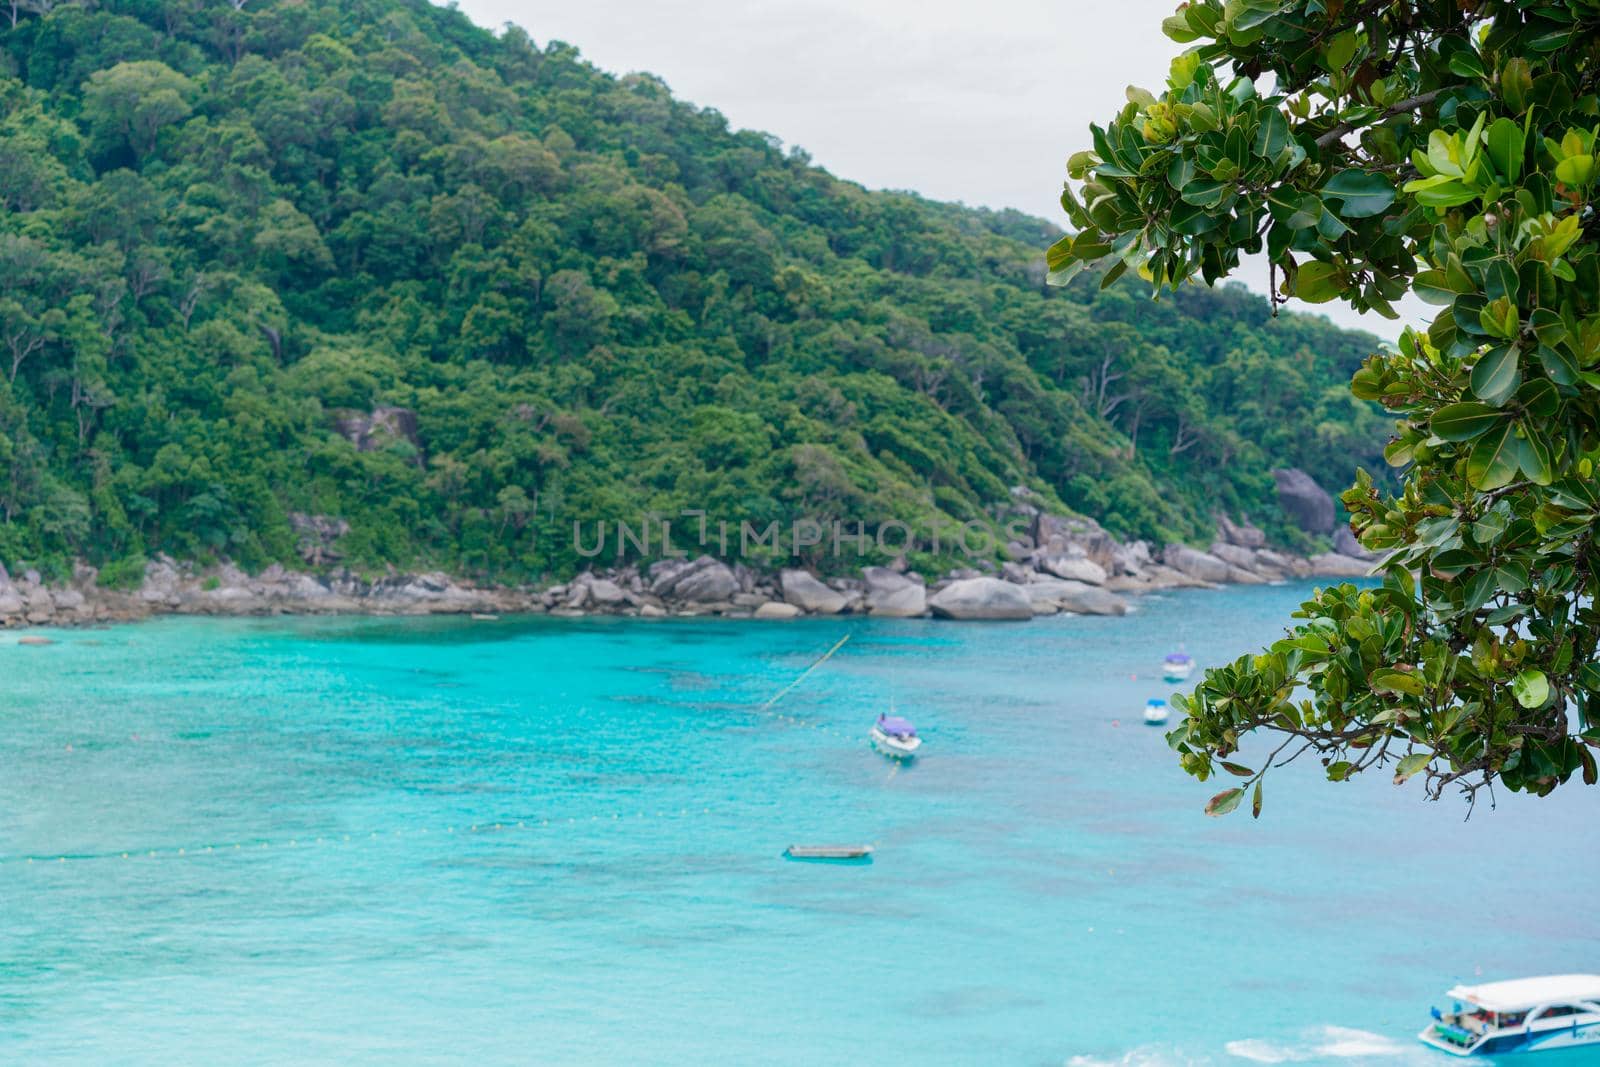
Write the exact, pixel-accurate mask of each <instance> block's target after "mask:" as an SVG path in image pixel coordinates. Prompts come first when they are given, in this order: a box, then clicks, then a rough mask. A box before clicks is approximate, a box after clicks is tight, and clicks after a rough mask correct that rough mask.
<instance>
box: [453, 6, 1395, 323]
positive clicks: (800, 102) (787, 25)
mask: <svg viewBox="0 0 1600 1067" xmlns="http://www.w3.org/2000/svg"><path fill="white" fill-rule="evenodd" d="M460 6H461V9H462V10H463V11H464V12H466V14H467V15H469V16H470V17H471V18H472V19H473V20H474V21H476V22H478V23H479V24H480V25H484V26H490V27H499V26H501V25H503V24H505V23H506V22H515V23H516V24H517V25H519V26H521V27H522V28H523V29H525V30H527V32H528V34H529V35H530V36H532V37H533V39H534V40H535V41H537V42H538V43H539V44H540V45H544V44H546V43H548V42H549V41H551V40H561V41H566V42H568V43H569V44H573V45H576V46H577V47H578V49H579V50H580V51H581V52H582V53H583V54H584V56H585V57H587V58H588V59H589V60H590V62H592V63H594V64H596V65H597V66H599V67H601V68H603V69H605V70H609V71H612V72H613V73H618V74H622V73H627V72H629V71H650V72H651V73H653V74H657V75H659V76H660V77H662V78H663V79H665V80H666V82H667V84H668V85H670V86H671V87H672V90H673V92H674V93H675V94H676V95H677V96H678V97H680V98H682V99H686V100H690V101H692V102H694V103H696V104H699V105H701V106H705V107H714V108H716V109H717V110H719V111H721V112H722V113H723V114H724V115H726V116H727V117H728V120H729V121H730V122H731V123H732V124H733V125H734V126H736V127H747V128H751V129H758V130H763V131H765V132H767V133H772V134H775V135H777V136H778V137H780V138H782V140H783V141H784V143H785V144H789V145H799V146H800V147H802V148H804V149H805V150H806V151H808V152H810V153H811V155H812V157H813V158H814V160H815V161H816V162H817V163H818V164H820V165H822V166H824V167H826V168H828V170H830V171H831V172H833V173H834V174H836V175H838V176H839V177H842V178H847V179H850V180H851V181H857V182H860V183H862V184H863V185H866V186H867V187H869V188H874V189H882V188H888V189H914V190H916V191H917V192H919V193H922V194H923V195H924V196H928V197H932V198H935V199H938V200H960V201H964V202H966V203H968V204H982V205H985V206H989V207H1015V208H1020V209H1022V210H1024V211H1028V212H1030V213H1032V214H1036V215H1040V216H1043V217H1044V218H1047V219H1050V220H1051V221H1053V222H1056V223H1057V224H1063V223H1064V218H1063V216H1062V213H1061V208H1060V205H1059V204H1058V203H1057V200H1056V198H1057V196H1058V195H1059V193H1060V189H1061V181H1062V178H1063V177H1064V176H1065V173H1064V166H1065V160H1066V158H1067V156H1068V155H1070V154H1071V153H1072V152H1074V151H1077V150H1078V149H1080V148H1085V147H1087V146H1088V144H1089V135H1088V127H1089V123H1091V122H1104V121H1106V120H1107V119H1109V118H1110V117H1111V116H1112V115H1114V114H1115V113H1116V112H1117V110H1118V108H1119V107H1121V105H1122V103H1123V101H1124V97H1123V92H1122V91H1123V88H1124V87H1125V86H1126V85H1128V84H1130V83H1131V84H1135V85H1140V86H1144V87H1148V88H1152V89H1156V88H1159V86H1160V84H1161V82H1162V81H1163V80H1164V79H1165V77H1166V72H1167V64H1168V62H1169V60H1170V59H1171V57H1172V56H1173V55H1174V54H1175V52H1176V51H1177V50H1178V47H1179V46H1177V45H1175V44H1174V43H1173V42H1172V41H1170V40H1168V39H1167V38H1166V37H1165V36H1164V35H1163V34H1162V32H1161V20H1162V19H1163V18H1165V17H1166V16H1167V15H1170V14H1171V13H1172V12H1173V10H1174V9H1175V8H1176V7H1177V3H1176V0H1113V2H1110V3H1107V2H1103V0H978V2H974V0H461V3H460ZM1253 273H1255V274H1258V275H1260V277H1250V278H1245V279H1244V280H1245V281H1247V282H1250V283H1251V284H1252V285H1254V286H1255V287H1256V288H1258V289H1260V288H1263V287H1264V285H1265V277H1264V274H1265V272H1264V271H1259V272H1253ZM1319 310H1323V311H1327V312H1329V313H1330V314H1332V315H1333V317H1335V318H1337V319H1338V320H1339V321H1341V322H1345V323H1347V324H1351V325H1360V326H1362V327H1364V328H1366V329H1370V330H1373V331H1374V332H1377V333H1380V334H1383V335H1385V336H1389V335H1392V334H1393V332H1394V330H1393V328H1392V327H1390V326H1389V325H1388V324H1386V323H1385V322H1384V321H1383V320H1381V319H1378V318H1376V317H1375V316H1369V317H1367V318H1366V319H1364V320H1360V317H1358V316H1356V315H1355V314H1354V313H1353V312H1344V313H1342V314H1341V313H1339V311H1338V310H1337V309H1334V308H1333V307H1332V305H1328V306H1326V307H1324V308H1321V309H1319ZM1358 320H1360V321H1358Z"/></svg>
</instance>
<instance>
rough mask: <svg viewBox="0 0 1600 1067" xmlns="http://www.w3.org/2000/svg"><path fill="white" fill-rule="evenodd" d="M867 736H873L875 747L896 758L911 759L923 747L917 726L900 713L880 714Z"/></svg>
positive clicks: (873, 745)
mask: <svg viewBox="0 0 1600 1067" xmlns="http://www.w3.org/2000/svg"><path fill="white" fill-rule="evenodd" d="M867 736H869V737H871V738H872V747H873V748H876V749H877V750H878V751H879V752H882V753H883V754H884V755H885V756H892V757H894V758H895V759H910V758H911V757H912V756H915V755H916V754H917V749H919V748H921V747H922V738H920V737H918V736H917V728H916V727H915V726H912V725H911V720H910V719H904V718H901V717H900V716H899V715H879V716H878V721H877V722H875V723H873V724H872V729H871V731H869V732H868V735H867Z"/></svg>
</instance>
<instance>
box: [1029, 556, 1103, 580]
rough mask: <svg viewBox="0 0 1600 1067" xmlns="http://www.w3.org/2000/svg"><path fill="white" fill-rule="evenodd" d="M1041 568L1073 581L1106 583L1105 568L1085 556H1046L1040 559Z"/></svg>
mask: <svg viewBox="0 0 1600 1067" xmlns="http://www.w3.org/2000/svg"><path fill="white" fill-rule="evenodd" d="M1039 569H1040V570H1042V571H1044V572H1045V573H1047V574H1053V575H1055V576H1056V577H1057V578H1065V579H1066V580H1068V581H1072V582H1087V583H1089V584H1090V585H1104V584H1106V570H1105V568H1104V567H1102V566H1100V564H1098V563H1096V562H1095V561H1094V560H1092V559H1089V558H1087V557H1085V556H1046V557H1045V558H1044V559H1042V560H1040V561H1039Z"/></svg>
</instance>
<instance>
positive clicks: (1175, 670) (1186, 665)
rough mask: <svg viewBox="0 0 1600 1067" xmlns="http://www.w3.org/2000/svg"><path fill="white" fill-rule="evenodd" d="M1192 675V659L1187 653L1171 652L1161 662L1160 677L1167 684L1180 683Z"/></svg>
mask: <svg viewBox="0 0 1600 1067" xmlns="http://www.w3.org/2000/svg"><path fill="white" fill-rule="evenodd" d="M1193 673H1194V657H1192V656H1190V655H1189V654H1188V653H1187V652H1172V653H1169V654H1168V655H1167V658H1166V659H1164V660H1162V661H1161V677H1162V678H1163V679H1164V680H1166V681H1169V682H1181V681H1183V680H1184V679H1186V678H1188V677H1189V675H1191V674H1193Z"/></svg>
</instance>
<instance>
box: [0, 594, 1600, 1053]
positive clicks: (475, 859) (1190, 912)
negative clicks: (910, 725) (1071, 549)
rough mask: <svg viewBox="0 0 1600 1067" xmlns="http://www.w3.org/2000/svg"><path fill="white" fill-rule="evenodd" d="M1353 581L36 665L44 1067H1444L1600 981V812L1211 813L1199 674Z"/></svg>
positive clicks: (26, 713) (5, 973)
mask: <svg viewBox="0 0 1600 1067" xmlns="http://www.w3.org/2000/svg"><path fill="white" fill-rule="evenodd" d="M1309 588H1310V587H1309V586H1284V587H1266V588H1235V589H1229V590H1225V591H1219V592H1192V593H1181V594H1173V595H1170V596H1166V597H1159V598H1148V599H1145V600H1143V601H1141V602H1140V603H1139V610H1138V612H1137V613H1136V614H1134V615H1132V616H1129V617H1127V618H1123V619H1084V618H1063V619H1051V620H1040V621H1036V622H1034V623H1031V624H1023V625H1015V624H968V625H961V624H952V623H937V622H924V621H871V620H833V621H827V620H810V621H803V622H794V623H780V624H772V623H752V622H724V621H706V622H698V621H674V620H663V621H659V622H642V621H619V620H591V621H583V620H551V619H529V620H505V621H502V622H495V623H485V622H476V623H473V622H466V621H456V620H406V621H395V620H274V621H197V620H165V621H158V622H152V623H148V624H143V625H137V626H125V627H119V628H114V629H107V630H101V631H67V632H62V633H60V634H58V635H56V636H58V637H59V638H60V641H59V643H58V644H56V645H53V646H50V647H47V648H26V647H20V646H17V645H15V644H13V643H11V639H10V638H6V639H4V643H0V1063H6V1064H36V1063H48V1064H55V1063H62V1064H66V1063H71V1064H100V1063H107V1064H110V1063H116V1064H174V1063H215V1064H224V1063H226V1064H255V1063H273V1064H277V1063H283V1064H300V1063H339V1064H413V1063H473V1064H477V1065H490V1064H532V1063H540V1064H543V1063H554V1064H589V1063H633V1064H641V1063H648V1064H654V1063H662V1064H678V1063H719V1064H720V1063H739V1064H757V1063H782V1064H826V1063H852V1064H878V1063H882V1064H945V1063H951V1064H1013V1063H1015V1064H1078V1065H1097V1064H1130V1065H1139V1064H1168V1063H1172V1064H1186V1063H1204V1064H1248V1063H1288V1062H1294V1063H1343V1064H1351V1063H1384V1064H1394V1065H1397V1067H1398V1065H1403V1064H1413V1063H1415V1064H1435V1065H1442V1064H1443V1063H1446V1062H1449V1060H1448V1058H1446V1057H1443V1056H1441V1055H1439V1054H1436V1053H1433V1052H1430V1051H1428V1050H1426V1049H1424V1048H1422V1047H1421V1046H1420V1045H1417V1044H1416V1043H1415V1042H1414V1039H1413V1035H1414V1034H1415V1033H1416V1031H1417V1030H1418V1029H1420V1027H1421V1025H1422V1023H1423V1022H1425V1021H1426V1019H1427V1013H1428V1008H1429V1005H1430V1004H1435V1003H1437V1004H1443V996H1442V993H1443V991H1444V990H1445V989H1446V988H1448V987H1449V986H1450V985H1452V984H1453V983H1454V982H1456V981H1458V980H1465V981H1470V980H1473V979H1482V980H1488V979H1493V978H1501V977H1513V976H1519V975H1522V974H1532V973H1544V972H1557V971H1571V970H1600V917H1597V913H1596V908H1595V899H1596V897H1595V893H1596V886H1597V885H1600V848H1597V844H1600V842H1597V835H1596V827H1597V825H1600V823H1597V820H1596V817H1595V816H1596V814H1597V806H1596V801H1597V800H1600V794H1597V793H1596V792H1594V791H1592V790H1585V789H1584V788H1583V787H1582V786H1569V787H1567V788H1565V789H1563V790H1561V791H1559V792H1558V793H1557V795H1556V796H1555V797H1553V798H1551V799H1548V800H1544V801H1537V800H1529V799H1527V798H1523V797H1516V796H1507V795H1504V794H1502V795H1501V796H1500V797H1499V798H1498V799H1499V806H1498V808H1497V809H1496V810H1488V809H1487V807H1486V806H1484V805H1481V804H1480V806H1479V810H1478V812H1477V813H1476V814H1475V815H1474V816H1473V818H1472V819H1471V821H1470V822H1463V820H1462V817H1463V815H1464V814H1465V810H1464V807H1463V806H1462V805H1461V804H1460V803H1459V802H1457V801H1456V800H1454V799H1447V800H1445V801H1444V802H1442V803H1437V804H1430V803H1426V802H1424V801H1423V800H1422V799H1421V795H1420V790H1419V788H1418V787H1417V786H1416V785H1415V784H1413V785H1412V786H1410V787H1408V788H1404V789H1396V788H1394V787H1393V786H1391V785H1389V784H1388V782H1387V781H1385V780H1379V779H1378V778H1377V777H1375V778H1374V780H1373V781H1371V782H1357V783H1352V784H1348V785H1342V786H1341V785H1331V784H1327V783H1323V782H1319V780H1318V776H1317V773H1316V771H1317V768H1316V767H1314V766H1307V767H1304V768H1301V767H1298V766H1296V767H1293V768H1290V769H1289V770H1287V771H1282V772H1277V773H1275V774H1274V775H1273V776H1272V777H1270V778H1269V779H1268V781H1267V789H1266V810H1265V812H1264V815H1263V818H1262V819H1261V821H1259V822H1252V821H1251V820H1250V818H1249V816H1248V813H1246V812H1239V813H1236V814H1235V815H1233V816H1231V817H1229V818H1226V819H1220V820H1217V819H1207V818H1205V817H1204V816H1203V815H1202V814H1201V808H1202V806H1203V804H1204V802H1205V800H1206V798H1207V797H1208V796H1209V795H1210V794H1211V793H1212V792H1214V791H1215V790H1216V789H1217V788H1220V786H1218V785H1216V784H1213V783H1207V784H1204V785H1202V784H1198V783H1195V782H1193V781H1191V780H1189V779H1188V778H1186V777H1185V776H1184V775H1182V774H1181V773H1180V772H1179V771H1178V769H1177V766H1176V763H1175V761H1174V759H1173V758H1172V756H1171V753H1170V752H1169V751H1168V750H1167V748H1166V746H1165V743H1164V741H1163V739H1162V736H1161V731H1159V730H1154V729H1150V728H1147V727H1145V726H1143V725H1142V724H1141V723H1140V709H1141V706H1142V705H1143V703H1144V700H1145V698H1146V697H1148V696H1152V695H1164V694H1165V693H1167V692H1168V691H1170V689H1171V687H1170V686H1164V685H1162V684H1161V682H1160V680H1159V679H1158V678H1155V677H1153V674H1154V668H1155V667H1156V665H1157V664H1158V663H1159V661H1160V658H1161V656H1162V655H1163V654H1164V653H1166V652H1167V651H1169V650H1171V649H1172V648H1173V647H1174V646H1176V645H1177V644H1178V643H1179V642H1182V643H1184V644H1185V645H1187V647H1188V649H1189V651H1190V652H1192V653H1193V654H1195V655H1196V657H1197V658H1198V659H1199V660H1200V661H1201V662H1202V663H1211V664H1215V663H1217V662H1220V661H1222V660H1225V659H1229V658H1232V657H1233V656H1236V655H1238V654H1240V653H1242V652H1245V651H1248V650H1250V649H1252V648H1253V647H1255V646H1257V645H1259V644H1260V643H1262V642H1265V641H1268V640H1270V639H1272V638H1273V637H1274V636H1275V635H1276V634H1277V633H1279V632H1280V631H1281V629H1282V627H1283V626H1284V624H1285V622H1286V620H1287V618H1288V614H1289V612H1290V610H1292V608H1293V606H1294V605H1295V604H1297V603H1298V602H1299V600H1300V599H1301V597H1302V596H1303V595H1304V594H1305V593H1306V592H1307V591H1308V589H1309ZM847 633H848V634H849V635H850V637H851V639H850V641H849V642H848V643H847V644H846V645H845V646H844V647H843V648H842V649H841V650H840V652H839V653H838V654H837V655H836V656H834V657H833V658H832V659H831V660H829V661H828V662H827V663H826V664H824V665H823V666H822V667H820V668H819V669H818V670H817V671H815V672H814V673H813V674H812V675H811V676H810V677H809V678H808V679H807V680H806V681H805V682H804V683H803V684H802V685H800V686H799V687H798V688H796V689H795V690H794V691H793V692H791V693H790V694H789V695H788V696H786V697H785V698H784V699H783V700H782V701H781V702H780V703H779V704H778V705H777V706H776V707H775V708H774V709H773V711H772V712H768V713H761V712H759V711H758V710H757V709H758V707H759V706H760V705H761V703H762V702H763V701H765V700H766V699H767V698H768V697H770V696H771V695H772V694H774V693H775V692H777V691H778V690H780V689H781V688H782V687H783V686H784V685H786V684H787V683H788V682H790V681H791V680H792V679H794V677H795V676H796V675H797V674H798V673H799V672H801V671H802V670H804V669H805V667H806V666H807V665H808V664H809V663H810V662H812V661H813V660H814V659H815V658H816V657H817V656H819V655H820V654H821V653H822V652H824V651H825V650H826V649H827V648H828V647H829V646H830V645H831V644H833V643H834V642H835V641H836V640H838V638H839V637H841V636H843V635H845V634H847ZM891 702H892V703H893V705H894V706H895V707H896V708H897V709H898V710H899V711H900V712H902V713H904V714H907V715H909V716H911V717H912V718H914V719H915V721H916V722H917V724H918V726H919V728H920V729H921V732H922V734H923V736H924V738H925V739H926V741H925V745H924V749H923V751H924V753H925V755H924V756H923V757H922V758H921V759H919V760H918V761H917V762H916V763H915V764H914V765H912V766H910V767H906V768H897V767H895V766H893V765H891V764H890V763H889V762H888V761H886V760H884V759H883V758H882V757H880V756H878V755H876V754H874V753H873V752H872V751H871V750H870V749H869V748H868V746H867V744H866V740H865V734H866V729H867V726H868V725H869V724H870V722H871V720H872V719H873V717H874V716H875V715H876V714H877V713H878V712H879V711H880V710H886V709H887V708H888V707H889V706H890V704H891ZM1247 755H1248V753H1247ZM791 842H871V843H873V844H875V845H876V847H877V852H876V857H875V859H874V861H873V862H872V863H871V864H870V865H867V866H843V865H829V864H810V863H796V862H788V861H785V860H784V859H782V858H781V856H780V853H781V852H782V850H783V848H784V846H786V845H788V844H789V843H791ZM1537 1059H1538V1062H1539V1063H1541V1064H1548V1065H1551V1067H1555V1065H1556V1064H1567V1063H1571V1064H1576V1063H1581V1062H1595V1061H1594V1060H1589V1061H1585V1060H1582V1059H1571V1058H1568V1057H1567V1056H1565V1055H1562V1054H1545V1055H1542V1056H1540V1057H1537Z"/></svg>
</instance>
